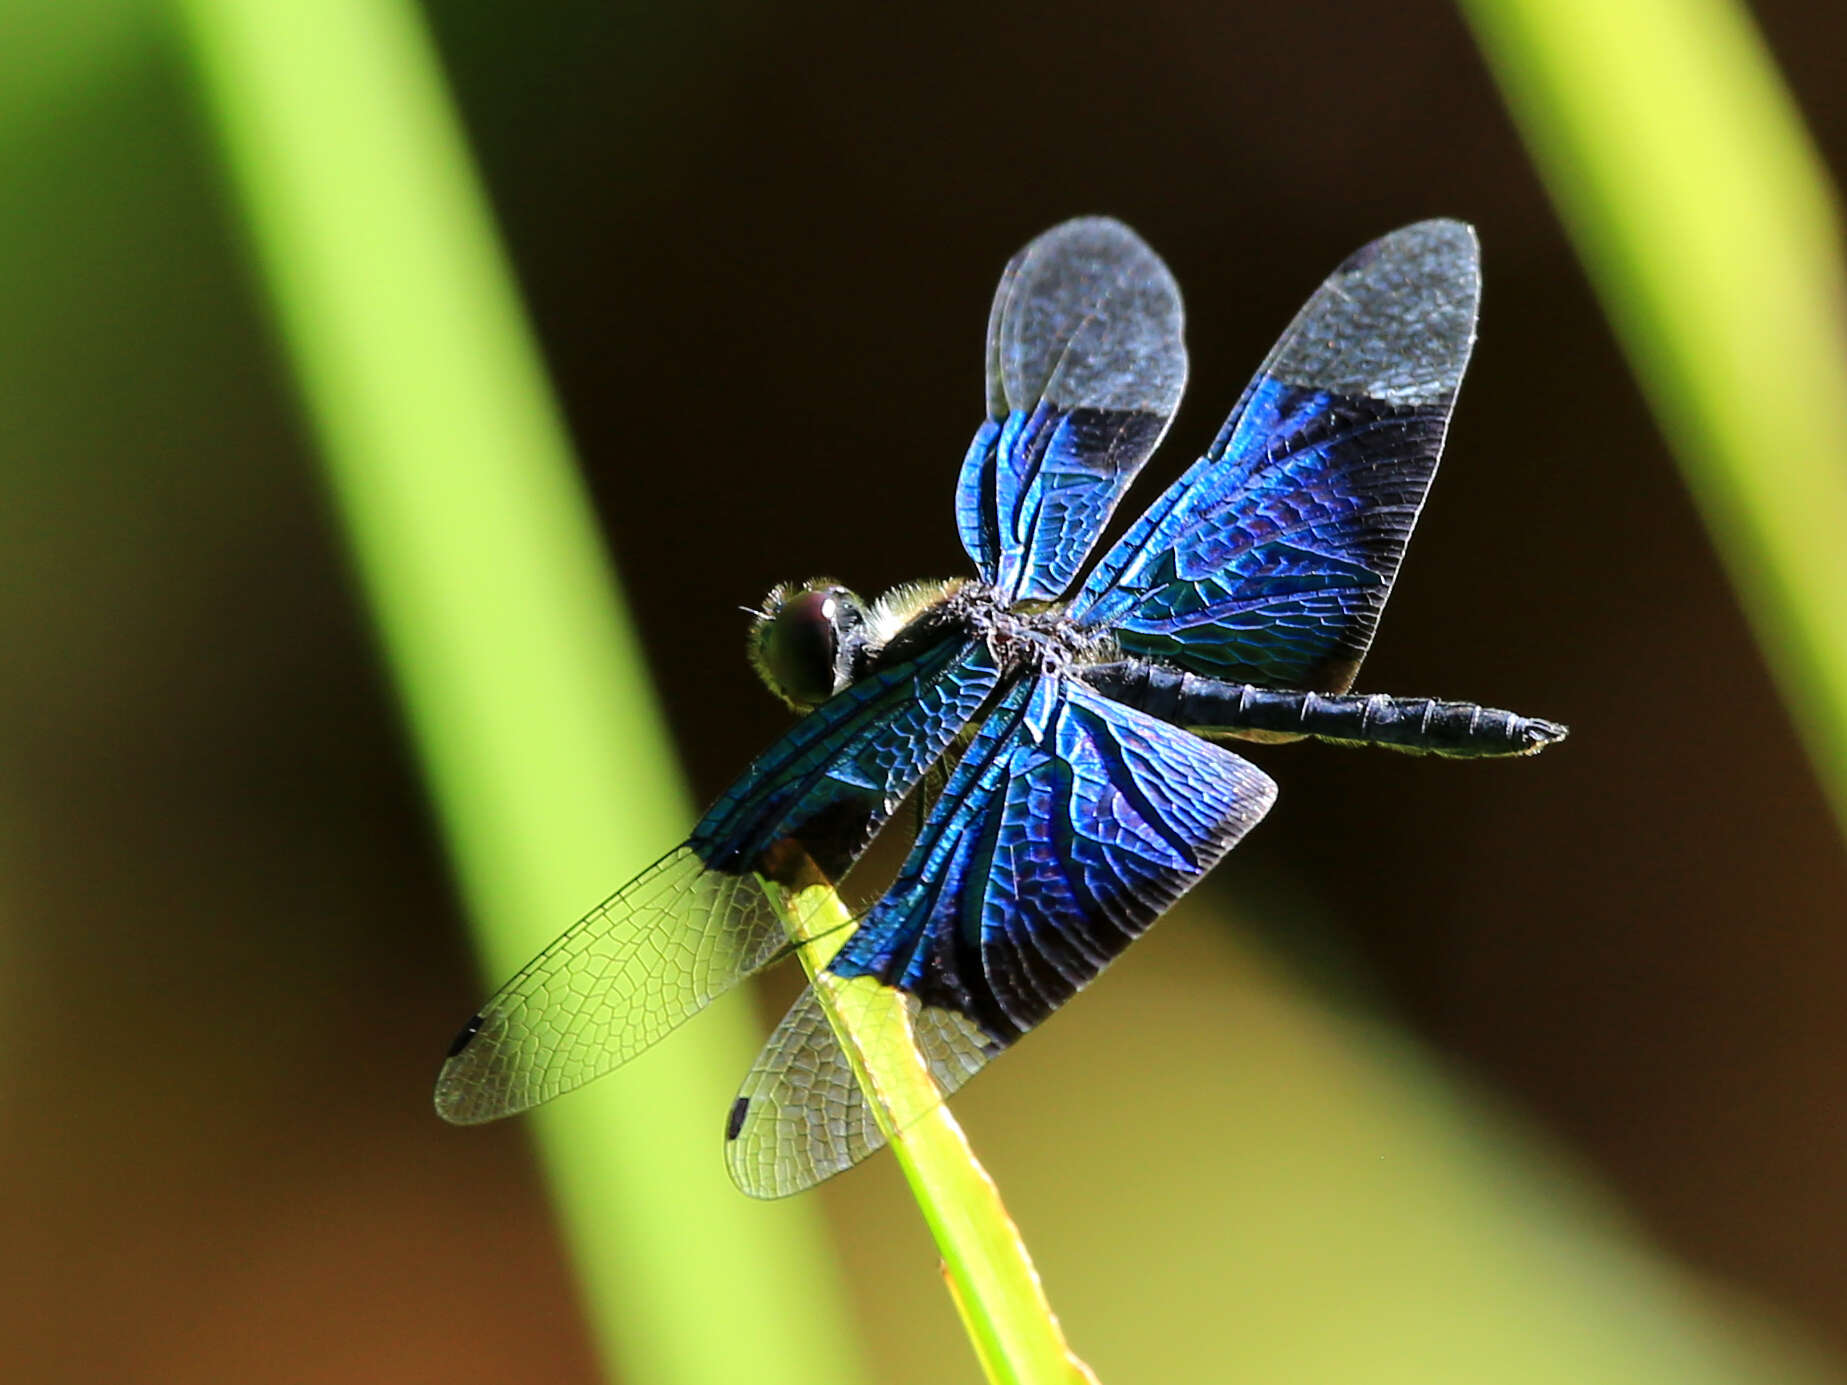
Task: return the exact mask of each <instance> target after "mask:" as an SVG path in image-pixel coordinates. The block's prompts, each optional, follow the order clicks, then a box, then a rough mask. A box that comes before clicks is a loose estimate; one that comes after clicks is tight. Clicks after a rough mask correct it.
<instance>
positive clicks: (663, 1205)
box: [180, 0, 858, 1385]
mask: <svg viewBox="0 0 1847 1385" xmlns="http://www.w3.org/2000/svg"><path fill="white" fill-rule="evenodd" d="M180 12H181V14H182V15H183V17H184V20H185V25H186V32H187V36H188V39H189V41H190V46H191V52H192V53H193V55H194V57H195V60H196V63H197V66H198V70H199V73H200V76H201V78H202V81H203V85H204V89H205V94H206V97H207V100H208V104H209V108H210V111H211V114H212V117H213V120H214V122H215V125H216V129H217V132H218V134H219V136H220V138H221V139H222V142H223V146H224V151H225V156H226V159H227V162H228V165H229V169H230V173H231V177H232V182H233V184H234V186H235V189H236V191H237V193H238V195H239V198H240V201H241V205H242V208H243V210H244V214H245V217H246V219H247V221H248V226H249V231H250V236H251V240H252V244H253V246H254V250H255V255H256V259H257V263H258V266H259V268H260V271H261V274H262V277H263V280H264V283H265V285H266V287H267V289H268V291H269V293H270V295H271V297H272V299H273V302H274V307H275V311H276V314H277V317H278V320H279V323H280V327H281V332H282V336H283V339H284V341H285V344H286V346H287V349H288V351H289V353H290V356H291V358H292V360H293V362H294V364H295V368H296V372H297V376H298V378H299V382H300V386H301V390H302V393H303V397H304V400H305V404H306V408H307V412H308V414H309V416H310V418H311V419H312V421H313V423H314V426H315V428H316V430H317V431H318V433H319V437H320V441H321V451H322V455H323V457H324V459H325V462H326V465H327V469H328V475H329V478H330V481H331V483H332V487H333V491H334V495H335V498H336V500H337V502H338V506H339V512H340V514H341V516H342V517H343V519H344V520H345V523H346V526H347V529H348V533H349V537H350V540H351V544H352V549H353V555H354V560H355V562H356V564H357V567H358V571H359V574H360V578H361V582H362V585H363V588H364V591H365V593H366V595H367V597H368V598H369V600H370V602H371V604H372V608H373V611H374V614H375V616H376V619H377V621H378V625H379V628H380V631H381V635H382V638H383V640H384V644H385V648H386V651H387V653H388V655H389V657H390V660H391V666H392V669H393V672H394V674H395V675H396V678H397V682H398V686H399V689H400V691H401V694H402V697H403V701H404V706H405V710H406V714H407V717H408V720H409V723H410V727H411V731H412V735H413V738H414V740H415V743H416V745H417V747H418V749H419V751H420V752H421V754H422V757H423V761H424V764H425V767H426V771H427V773H428V776H429V782H430V787H431V793H432V797H433V799H434V802H435V806H436V810H437V812H438V814H439V816H440V818H441V820H442V823H443V826H444V828H445V830H446V832H447V835H448V839H449V844H450V850H451V853H452V857H453V860H454V864H455V869H456V872H457V874H458V875H459V876H460V878H461V881H462V884H463V888H464V891H465V894H466V897H467V900H468V903H469V906H470V910H471V913H472V915H473V918H474V921H475V924H476V928H477V931H478V936H479V944H480V949H481V953H482V957H483V963H484V967H485V969H486V971H487V973H488V975H489V976H490V978H492V979H498V978H499V977H501V976H503V975H505V974H507V973H509V972H511V971H512V970H513V969H515V968H516V967H517V966H519V965H520V964H521V963H523V962H524V961H525V960H526V959H527V957H529V956H530V955H531V954H532V953H533V952H535V951H536V950H537V949H538V948H539V947H540V946H542V945H543V944H544V943H545V942H547V941H549V940H550V938H551V936H552V935H553V934H555V933H556V932H558V931H559V930H560V929H561V928H562V927H563V926H564V925H565V924H567V923H569V922H570V921H571V920H572V919H574V918H576V917H577V916H578V915H579V914H581V913H582V912H583V910H584V909H585V908H586V907H587V906H588V905H589V904H591V903H594V902H595V901H596V900H597V899H599V898H601V897H602V896H603V895H604V894H606V893H607V892H608V891H609V890H610V888H611V887H612V886H613V885H614V884H616V883H618V882H620V881H621V880H622V879H623V878H625V876H626V875H627V874H630V873H632V872H633V871H635V870H636V869H638V868H639V867H640V866H642V865H643V864H645V863H646V861H647V860H648V859H649V858H650V857H651V856H652V855H654V854H655V853H657V852H658V851H659V850H660V849H661V848H662V847H663V846H665V845H666V844H668V843H671V842H672V841H674V840H675V839H676V838H677V836H678V835H679V834H680V833H681V832H682V831H683V830H684V828H685V826H686V822H687V817H688V814H687V805H686V799H685V793H684V791H683V789H682V787H681V785H680V782H679V779H678V777H677V773H676V771H675V768H674V764H673V760H672V755H671V752H670V750H669V745H668V738H667V734H666V732H665V730H664V729H663V727H662V725H661V722H660V719H659V716H658V709H657V707H656V706H655V702H654V698H653V695H652V692H651V689H650V686H649V682H648V677H647V672H646V668H645V665H644V663H643V660H642V658H641V655H640V652H639V650H638V649H637V648H636V643H635V639H634V635H633V631H632V629H631V627H630V625H629V622H628V620H627V618H626V616H625V614H624V612H623V611H622V609H621V606H620V604H619V602H618V599H617V597H616V594H615V589H614V584H613V581H612V578H611V574H610V572H609V570H608V567H607V565H606V563H605V561H604V559H603V557H602V555H601V552H600V548H599V544H598V541H597V532H596V528H595V525H594V523H593V521H592V519H591V515H590V511H589V508H588V506H587V505H586V503H585V499H584V496H583V494H582V491H581V487H580V485H579V482H578V479H577V476H576V472H575V469H574V467H573V465H572V461H571V457H570V454H569V450H568V447H567V445H566V443H565V440H564V437H563V433H562V429H561V428H560V426H559V423H558V419H557V416H556V412H555V410H554V408H553V406H552V403H551V401H550V398H549V395H548V391H547V388H546V385H545V381H544V379H543V378H542V375H541V372H540V367H539V364H538V355H537V352H536V350H535V348H534V346H533V343H532V342H531V340H530V338H529V336H528V333H527V330H526V327H525V325H524V322H523V320H522V315H521V311H520V307H519V304H518V302H517V300H516V296H515V293H514V290H513V287H512V281H511V277H510V275H509V273H508V271H507V268H506V266H505V264H504V262H503V260H502V257H501V253H500V251H499V248H498V246H497V244H496V240H495V234H494V230H493V227H492V222H491V218H490V216H489V214H488V211H487V209H486V207H485V205H484V204H483V201H482V197H481V194H480V192H479V190H478V188H477V187H476V184H475V181H474V177H473V174H472V171H471V168H470V164H469V159H468V156H467V152H466V150H465V149H464V147H463V144H462V140H461V137H460V135H459V133H458V130H457V127H456V122H455V120H454V117H453V115H452V113H451V111H450V110H449V107H448V103H447V100H446V97H445V94H444V92H443V87H442V82H441V78H440V76H439V74H438V72H437V70H436V67H435V64H434V61H433V58H432V56H431V53H430V51H429V47H428V44H427V41H426V38H425V36H424V34H423V32H422V29H421V26H420V21H419V18H418V16H417V14H416V13H415V11H414V8H413V7H412V6H410V5H409V4H407V3H405V0H263V2H261V3H253V0H183V3H182V4H181V5H180ZM461 1018H463V1016H462V1015H460V1014H458V1016H457V1020H458V1021H459V1020H460V1019H461ZM443 1037H444V1036H441V1035H431V1053H432V1059H434V1058H435V1057H436V1056H437V1055H438V1054H439V1052H440V1045H441V1042H442V1039H443ZM756 1039H757V1034H756V1032H755V1028H754V1026H753V1024H752V1020H751V1016H750V1014H749V1010H748V1007H747V1006H745V1005H743V1004H742V1003H741V1002H740V1003H734V1004H732V1005H729V1006H720V1007H716V1009H715V1013H714V1014H713V1015H711V1016H710V1017H708V1018H707V1019H706V1020H705V1021H704V1022H703V1023H701V1024H699V1025H697V1026H692V1027H690V1028H689V1029H688V1030H687V1032H685V1033H684V1034H681V1035H676V1036H675V1039H674V1041H673V1043H671V1044H668V1045H663V1046H662V1050H661V1051H660V1052H659V1053H657V1054H654V1055H650V1056H649V1058H648V1059H646V1060H644V1061H642V1062H640V1063H638V1064H637V1065H636V1066H635V1068H634V1069H633V1070H632V1071H631V1072H630V1073H628V1074H626V1075H625V1076H624V1077H623V1078H622V1079H620V1080H618V1081H614V1082H610V1083H606V1084H604V1085H603V1086H602V1087H601V1088H598V1089H595V1090H593V1091H591V1092H587V1093H584V1094H582V1095H581V1096H580V1097H578V1098H576V1099H574V1100H572V1101H571V1102H569V1103H565V1104H563V1105H561V1106H560V1107H559V1108H557V1109H556V1110H553V1111H548V1112H546V1113H545V1115H544V1119H543V1120H542V1121H541V1122H540V1128H541V1130H542V1132H543V1136H544V1139H543V1147H544V1152H545V1155H546V1160H547V1164H548V1167H549V1169H550V1172H551V1176H552V1179H553V1183H554V1187H555V1189H556V1191H557V1194H558V1198H559V1202H560V1205H561V1208H562V1209H563V1212H564V1215H565V1219H566V1224H567V1228H568V1230H569V1233H570V1236H571V1239H572V1241H573V1244H574V1245H575V1248H576V1251H577V1256H578V1261H579V1265H580V1268H581V1270H582V1273H583V1277H584V1280H585V1283H586V1289H587V1294H588V1298H589V1302H590V1307H591V1312H592V1316H593V1318H594V1321H595V1323H596V1326H597V1330H598V1332H599V1333H600V1335H601V1337H602V1340H603V1345H604V1346H605V1348H606V1349H607V1351H608V1353H609V1354H610V1356H611V1357H612V1358H613V1359H618V1360H620V1361H621V1363H622V1365H623V1367H624V1371H625V1373H626V1374H628V1375H629V1376H630V1377H631V1378H632V1379H635V1380H638V1381H649V1382H686V1383H687V1385H692V1383H693V1382H699V1383H700V1385H706V1383H707V1382H718V1381H725V1382H730V1381H736V1380H743V1379H749V1380H753V1381H788V1382H806V1381H810V1380H812V1379H814V1378H815V1376H814V1372H815V1363H816V1362H825V1370H826V1374H827V1376H828V1378H830V1379H833V1380H848V1381H850V1380H852V1379H853V1378H855V1377H856V1376H857V1374H858V1369H857V1365H856V1362H855V1354H856V1347H855V1337H854V1333H853V1331H852V1329H851V1327H850V1326H849V1324H848V1322H847V1319H846V1316H845V1313H844V1311H843V1309H842V1306H841V1301H840V1285H839V1281H838V1278H837V1275H836V1274H835V1272H834V1271H833V1270H832V1268H831V1265H830V1263H829V1261H828V1258H827V1255H826V1251H825V1248H824V1244H823V1233H822V1228H821V1225H820V1222H819V1219H818V1212H819V1209H818V1207H817V1206H816V1205H814V1204H812V1203H810V1204H802V1203H800V1202H797V1203H794V1204H790V1205H787V1206H783V1207H778V1208H775V1209H764V1208H761V1207H757V1206H755V1205H753V1204H750V1203H748V1202H746V1201H745V1200H743V1199H742V1198H739V1197H738V1196H737V1195H736V1193H735V1192H734V1191H733V1190H732V1189H731V1188H730V1186H729V1184H728V1182H727V1181H726V1180H725V1178H724V1176H723V1173H722V1159H721V1155H720V1142H719V1126H720V1122H721V1121H722V1118H723V1114H724V1109H725V1100H724V1099H725V1097H726V1096H727V1095H728V1094H729V1093H730V1092H731V1091H732V1090H733V1089H734V1087H735V1084H736V1082H737V1080H738V1077H739V1075H740V1074H741V1073H743V1072H744V1071H745V1070H746V1069H747V1067H748V1065H749V1060H750V1056H751V1054H752V1052H753V1051H754V1048H755V1044H756ZM432 1076H434V1063H432ZM431 1119H432V1120H434V1119H435V1116H434V1115H432V1116H431ZM456 1138H458V1139H463V1138H467V1136H465V1135H460V1134H458V1135H457V1137H456ZM469 1212H470V1209H468V1208H466V1207H459V1208H457V1209H455V1215H456V1216H457V1217H458V1218H467V1217H468V1216H469ZM458 1272H460V1273H484V1274H492V1273H493V1272H494V1268H493V1266H491V1265H481V1266H463V1267H459V1269H458ZM778 1285H787V1286H791V1287H790V1289H789V1291H788V1293H787V1294H786V1295H785V1294H781V1293H777V1292H773V1291H766V1286H771V1287H773V1286H778ZM792 1299H798V1300H799V1302H800V1304H801V1311H800V1312H799V1313H791V1312H789V1311H788V1305H789V1303H790V1302H791V1300H792ZM715 1323H718V1324H722V1326H721V1327H718V1328H715Z"/></svg>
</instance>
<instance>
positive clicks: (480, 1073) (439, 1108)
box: [436, 1013, 528, 1125]
mask: <svg viewBox="0 0 1847 1385" xmlns="http://www.w3.org/2000/svg"><path fill="white" fill-rule="evenodd" d="M501 1027H502V1026H500V1025H499V1024H498V1023H497V1022H496V1020H495V1018H494V1017H493V1016H492V1015H491V1014H487V1013H483V1014H478V1015H475V1016H473V1017H472V1018H471V1019H470V1020H469V1021H468V1023H467V1024H465V1025H463V1026H462V1028H461V1032H460V1033H458V1034H457V1035H456V1036H455V1039H454V1040H453V1041H452V1042H451V1043H450V1045H449V1053H448V1056H447V1058H446V1059H445V1060H444V1062H443V1066H442V1071H441V1072H439V1073H438V1074H437V1075H436V1114H437V1115H439V1116H441V1117H442V1118H443V1119H444V1120H446V1121H448V1122H449V1124H451V1125H483V1124H485V1123H486V1122H488V1121H491V1120H498V1119H500V1117H502V1116H510V1115H512V1114H513V1113H514V1112H515V1111H520V1110H523V1109H525V1107H526V1105H527V1104H528V1103H526V1102H522V1101H519V1100H518V1099H517V1097H515V1096H514V1094H513V1092H514V1088H513V1086H512V1084H511V1083H509V1082H508V1081H507V1080H506V1076H507V1074H506V1072H505V1071H504V1070H503V1069H504V1068H505V1064H504V1063H502V1062H499V1061H497V1060H498V1059H499V1058H500V1057H501V1054H500V1051H499V1045H498V1044H497V1043H496V1042H495V1041H494V1036H495V1033H496V1031H497V1030H498V1029H499V1028H501ZM484 1034H485V1035H486V1036H487V1037H486V1038H485V1039H483V1037H482V1036H483V1035H484ZM497 1070H498V1071H499V1077H498V1079H497V1078H496V1072H497Z"/></svg>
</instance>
